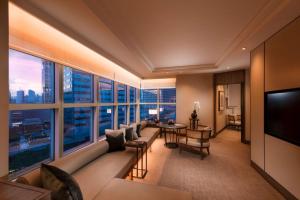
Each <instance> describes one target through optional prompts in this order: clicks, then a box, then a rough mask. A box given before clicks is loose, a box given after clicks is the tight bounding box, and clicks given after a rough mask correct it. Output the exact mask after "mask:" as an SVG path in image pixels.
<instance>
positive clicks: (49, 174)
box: [41, 164, 83, 200]
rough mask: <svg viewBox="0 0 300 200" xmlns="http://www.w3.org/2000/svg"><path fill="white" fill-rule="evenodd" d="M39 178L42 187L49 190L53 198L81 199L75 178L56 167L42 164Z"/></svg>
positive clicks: (60, 199)
mask: <svg viewBox="0 0 300 200" xmlns="http://www.w3.org/2000/svg"><path fill="white" fill-rule="evenodd" d="M41 180H42V185H43V188H45V189H48V190H50V191H51V199H53V200H83V197H82V193H81V190H80V187H79V185H78V183H77V182H76V180H75V179H74V178H73V177H72V176H71V175H70V174H68V173H67V172H65V171H63V170H61V169H59V168H57V167H54V166H51V165H46V164H42V166H41Z"/></svg>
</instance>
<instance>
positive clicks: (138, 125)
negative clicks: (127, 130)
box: [136, 123, 142, 137]
mask: <svg viewBox="0 0 300 200" xmlns="http://www.w3.org/2000/svg"><path fill="white" fill-rule="evenodd" d="M141 128H142V125H141V124H140V123H138V124H137V125H136V134H137V135H138V137H142V136H141V130H142V129H141Z"/></svg>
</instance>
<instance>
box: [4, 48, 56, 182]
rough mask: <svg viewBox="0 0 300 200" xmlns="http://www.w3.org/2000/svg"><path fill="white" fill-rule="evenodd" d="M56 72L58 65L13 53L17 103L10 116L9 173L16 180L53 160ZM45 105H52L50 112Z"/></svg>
mask: <svg viewBox="0 0 300 200" xmlns="http://www.w3.org/2000/svg"><path fill="white" fill-rule="evenodd" d="M54 73H55V64H54V62H51V61H49V60H45V59H42V58H39V57H35V56H32V55H29V54H25V53H22V52H19V51H16V50H13V49H10V50H9V102H10V104H15V105H14V106H15V107H14V109H11V110H10V111H9V113H8V115H9V174H11V175H12V176H13V177H14V176H15V175H16V174H18V172H20V171H23V170H26V169H29V168H31V167H34V166H37V165H39V163H41V162H47V161H50V160H53V156H54V147H53V141H54V139H53V137H54V128H53V127H54V103H55V96H54V94H55V85H54ZM23 104H27V106H25V105H23ZM28 104H29V105H28ZM41 104H48V105H47V106H46V107H47V109H44V108H41V107H43V106H41Z"/></svg>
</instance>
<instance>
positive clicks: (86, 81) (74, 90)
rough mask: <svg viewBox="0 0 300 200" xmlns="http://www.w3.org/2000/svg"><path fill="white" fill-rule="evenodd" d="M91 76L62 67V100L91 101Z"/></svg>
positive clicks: (66, 101) (70, 101)
mask: <svg viewBox="0 0 300 200" xmlns="http://www.w3.org/2000/svg"><path fill="white" fill-rule="evenodd" d="M92 85H93V76H92V75H91V74H88V73H85V72H82V71H79V70H76V69H72V68H70V67H64V102H65V103H91V102H92V101H93V87H92Z"/></svg>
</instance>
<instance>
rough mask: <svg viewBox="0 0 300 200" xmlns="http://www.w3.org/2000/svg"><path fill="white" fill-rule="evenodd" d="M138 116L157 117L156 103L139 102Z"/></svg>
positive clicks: (143, 118) (145, 117) (144, 117)
mask: <svg viewBox="0 0 300 200" xmlns="http://www.w3.org/2000/svg"><path fill="white" fill-rule="evenodd" d="M140 116H141V120H154V119H157V104H141V105H140Z"/></svg>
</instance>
